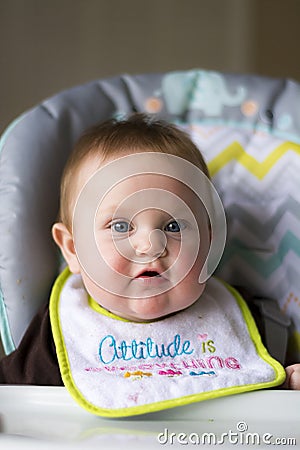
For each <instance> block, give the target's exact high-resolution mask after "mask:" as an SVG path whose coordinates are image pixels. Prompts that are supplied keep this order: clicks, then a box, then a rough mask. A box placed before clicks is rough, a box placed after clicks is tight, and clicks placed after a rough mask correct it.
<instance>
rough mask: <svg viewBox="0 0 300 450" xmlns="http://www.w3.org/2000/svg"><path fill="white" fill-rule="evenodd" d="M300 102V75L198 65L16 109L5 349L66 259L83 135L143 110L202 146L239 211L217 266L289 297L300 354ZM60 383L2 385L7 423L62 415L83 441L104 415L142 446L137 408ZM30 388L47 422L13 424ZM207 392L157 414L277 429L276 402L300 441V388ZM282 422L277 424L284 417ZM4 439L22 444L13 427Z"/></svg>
mask: <svg viewBox="0 0 300 450" xmlns="http://www.w3.org/2000/svg"><path fill="white" fill-rule="evenodd" d="M299 102H300V84H298V83H297V82H294V81H291V80H284V79H271V78H266V77H259V76H254V75H234V74H224V73H217V72H211V71H205V70H198V69H196V70H189V71H179V72H169V73H162V74H145V75H135V76H133V75H122V76H117V77H114V78H109V79H104V80H96V81H93V82H90V83H88V84H85V85H82V86H79V87H75V88H72V89H69V90H66V91H64V92H61V93H59V94H57V95H55V96H53V97H51V98H49V99H47V100H45V101H44V102H42V103H41V104H40V105H38V106H36V107H34V108H33V109H31V110H30V111H28V112H26V113H24V114H23V115H22V116H21V117H19V118H18V119H16V120H15V121H14V122H13V123H12V124H11V125H10V126H9V128H8V129H7V130H6V131H5V133H4V134H3V136H2V138H1V142H0V197H1V199H0V236H1V246H0V282H1V286H0V288H1V291H0V331H1V339H2V343H3V347H4V351H5V353H6V354H9V353H11V352H12V351H13V350H14V349H15V348H16V347H17V346H18V344H19V342H20V340H21V339H22V336H23V334H24V332H25V330H26V328H27V326H28V324H29V323H30V321H31V319H32V317H33V316H34V314H35V313H36V312H37V310H38V309H39V307H40V306H41V305H42V304H43V303H44V302H47V301H48V300H49V293H50V290H51V286H52V284H53V281H54V280H55V278H56V276H57V274H58V272H59V267H60V264H61V259H60V255H59V253H58V251H57V248H56V246H55V244H54V243H53V241H52V237H51V226H52V224H53V223H54V222H55V220H56V217H57V213H58V201H59V184H60V177H61V174H62V170H63V167H64V164H65V162H66V159H67V157H68V154H69V153H70V151H71V149H72V147H73V144H74V142H75V141H76V140H77V138H78V136H79V135H80V134H81V133H82V132H83V131H84V130H85V129H86V128H88V127H90V126H92V125H94V124H96V123H98V122H101V121H104V120H106V119H108V118H110V117H122V116H126V115H127V114H130V113H132V112H135V111H143V112H146V113H149V114H155V115H157V116H158V117H161V118H164V119H166V120H168V121H171V122H174V123H176V124H177V125H179V126H180V127H183V128H184V129H185V130H186V131H187V132H188V133H190V135H191V137H192V139H193V140H194V141H195V142H196V144H197V145H198V146H199V148H200V149H201V151H202V153H203V155H204V157H205V159H206V161H207V163H208V167H209V170H210V173H211V176H212V181H213V183H214V185H215V186H216V189H217V191H218V193H219V195H220V197H221V199H222V202H223V205H224V208H225V212H226V216H227V226H228V233H227V243H226V247H225V251H224V254H223V257H222V260H221V262H220V265H219V267H218V269H217V271H216V275H217V276H219V277H221V278H223V279H224V280H225V281H227V282H229V283H231V284H234V285H240V286H243V287H245V288H248V289H250V290H251V291H252V292H253V293H255V295H256V296H258V297H262V298H275V299H276V300H277V302H278V304H279V306H280V309H281V310H282V311H283V312H284V313H285V314H286V316H287V317H288V318H290V320H291V327H290V332H289V346H288V347H289V348H288V360H289V361H290V362H298V361H300V281H299V280H300V277H299V275H298V270H297V267H299V262H300V227H299V224H300V177H299V172H300V113H299ZM265 317H266V320H267V321H268V322H269V323H270V327H271V328H269V330H273V331H274V334H276V326H277V325H278V324H277V323H276V319H275V320H274V317H273V316H272V313H270V311H269V312H268V311H267V312H266V313H265ZM272 339H273V338H272ZM274 339H276V336H275V337H274ZM49 389H50V388H49ZM49 389H48V390H47V388H37V387H36V388H34V387H19V388H17V387H13V386H6V387H5V386H3V387H1V389H0V399H2V400H0V417H1V412H2V415H3V417H4V425H3V426H2V428H3V429H4V433H11V434H18V433H22V434H25V435H27V436H35V435H36V434H38V435H39V437H41V438H42V439H43V438H45V439H46V440H47V439H48V438H49V437H50V436H51V433H50V432H49V426H52V425H53V423H54V422H55V426H57V427H58V428H57V429H59V430H60V432H57V434H58V437H59V438H62V436H63V435H65V436H69V437H70V439H71V440H72V439H73V438H74V435H75V437H76V445H77V444H78V442H77V438H78V436H79V434H80V433H81V434H80V436H81V437H82V436H83V437H85V438H86V437H88V438H89V439H90V440H91V441H92V442H94V434H93V431H91V429H92V428H95V429H96V428H97V427H102V431H101V433H100V434H101V435H102V438H103V435H105V439H109V437H111V436H112V435H114V436H115V434H116V433H117V434H118V433H119V434H121V435H122V436H123V435H125V434H126V435H127V436H131V437H132V436H133V437H132V439H131V440H130V445H132V446H133V448H135V447H134V445H137V444H136V442H138V443H139V441H137V440H136V438H137V436H138V435H139V432H140V431H141V430H140V428H141V427H140V424H139V425H136V427H137V429H135V426H134V425H130V424H134V423H135V422H130V420H129V421H124V422H121V421H115V422H114V421H113V423H112V422H110V421H109V420H103V421H102V422H101V420H102V419H99V418H94V417H90V416H89V415H88V414H87V413H85V412H84V411H83V412H82V411H81V410H79V409H78V408H79V407H77V406H75V405H73V403H72V401H71V400H69V398H68V396H67V394H65V392H64V389H63V388H52V389H50V390H49ZM50 397H51V399H52V400H50ZM10 399H11V401H10ZM264 399H266V400H264ZM20 400H21V401H23V403H22V407H21V408H20V409H19V414H26V412H30V411H33V415H35V414H36V417H38V416H39V409H38V403H37V402H43V401H44V407H43V408H42V413H43V414H48V415H47V421H48V422H47V423H46V422H45V423H44V424H43V425H44V427H45V428H44V429H43V427H42V426H41V427H40V428H39V427H38V425H36V426H33V424H32V422H30V418H31V417H30V415H29V416H28V417H26V421H25V422H24V423H25V424H24V427H23V428H22V427H21V428H22V429H21V428H20V426H19V425H18V426H15V425H11V424H10V420H12V417H13V415H14V414H15V413H16V410H14V403H13V402H14V401H18V402H20ZM247 402H248V403H247ZM205 403H206V405H204V404H202V405H197V404H194V405H191V406H189V407H181V408H179V411H178V409H177V408H175V410H174V411H173V410H172V411H166V412H162V413H154V414H153V415H151V417H152V420H153V421H154V422H155V421H158V420H160V421H168V420H170V426H173V425H172V423H173V424H174V422H172V421H178V420H183V421H184V424H183V425H184V430H188V429H189V427H190V425H191V424H192V423H194V422H193V420H197V421H198V422H201V424H202V428H203V430H204V429H205V426H206V427H208V428H209V429H210V430H213V431H214V430H215V431H216V433H220V432H221V431H223V429H222V427H221V426H220V423H224V420H225V419H226V420H229V419H230V420H229V422H230V423H229V422H228V426H229V425H230V426H232V423H235V424H236V423H237V422H238V421H240V422H242V421H243V420H244V421H245V424H246V422H247V421H249V423H250V422H251V421H252V422H251V423H252V424H256V426H257V429H254V425H253V426H252V430H251V431H257V432H265V433H266V432H267V431H268V429H269V428H268V429H267V428H266V429H265V430H264V427H263V425H262V423H263V422H259V421H257V415H256V411H257V412H258V414H259V413H260V411H262V409H263V408H265V410H264V411H265V419H266V420H267V422H266V423H267V424H268V426H270V424H271V423H272V424H273V423H275V422H276V423H277V422H279V421H280V423H281V426H282V433H281V436H284V435H286V436H287V435H288V434H291V437H293V436H294V435H296V434H297V433H298V434H297V436H296V437H297V438H298V443H300V435H299V432H298V431H297V430H296V428H293V427H294V425H295V424H296V421H297V420H298V422H299V420H300V398H299V393H298V392H287V391H280V390H277V391H259V392H255V393H251V394H243V395H242V396H240V395H238V396H234V397H230V398H223V399H219V400H214V401H208V402H205ZM2 404H3V405H4V406H3V410H2V411H1V407H2ZM242 404H243V405H244V406H243V410H239V408H240V407H241V405H242ZM282 404H285V405H286V408H283V409H284V412H283V409H281V407H280V405H282ZM288 404H289V405H290V406H289V407H288V406H287V405H288ZM45 405H46V406H45ZM245 405H246V407H247V406H248V407H249V409H248V411H247V413H245ZM296 406H297V407H296ZM56 407H61V408H62V409H61V411H60V413H59V414H62V412H64V414H66V415H65V416H60V415H58V416H57V417H64V418H63V419H61V420H62V421H63V422H62V423H61V425H60V426H58V423H59V421H58V419H56V420H55V421H53V420H54V419H53V418H54V415H55V414H56V413H57V409H56ZM236 408H237V410H236ZM261 408H262V409H261ZM274 408H275V409H274ZM276 408H277V411H275V410H276ZM47 411H48V413H47ZM226 411H227V413H228V414H229V416H228V415H227V416H226V414H227V413H226ZM238 411H239V412H238ZM266 414H268V415H269V417H267V416H266ZM50 416H51V418H50ZM16 417H17V416H16ZM285 417H286V419H285ZM79 418H80V419H79ZM183 418H185V419H183ZM79 420H80V421H81V424H84V425H82V427H81V428H80V430H81V431H80V433H76V432H74V430H73V428H72V427H73V425H74V423H77V421H79ZM141 420H143V421H144V420H146V419H145V418H143V419H141ZM147 420H149V418H147ZM51 421H53V423H52V422H51ZM135 421H137V422H138V420H137V419H136V418H135ZM150 421H151V418H150ZM222 421H223V422H222ZM232 421H233V422H232ZM154 422H153V423H154ZM171 422H172V423H171ZM51 423H52V425H51ZM163 423H164V422H163ZM249 423H248V424H246V425H247V426H249ZM91 424H92V426H91ZM128 424H129V425H128ZM187 424H189V425H188V426H187ZM148 425H149V424H148V422H147V425H145V430H144V431H145V433H144V435H143V434H140V439H142V438H141V436H146V439H145V441H144V440H143V444H142V445H143V446H144V447H145V445H146V447H147V445H148V444H149V442H150V444H149V445H150V446H149V448H150V447H151V445H152V444H151V442H152V441H151V438H150V437H149V436H150V435H151V433H152V434H153V433H154V434H155V433H156V431H157V429H159V427H158V428H157V427H156V426H154V427H152V430H150V429H149V426H148ZM68 426H69V432H68ZM105 427H106V428H107V430H108V431H107V432H105V433H104V432H103V430H104V428H105ZM150 428H151V427H150ZM271 428H272V427H271ZM0 429H1V424H0ZM63 429H64V430H63ZM41 430H42V431H41ZM87 430H88V431H87ZM124 430H125V431H124ZM139 430H140V431H139ZM149 430H150V431H149ZM153 430H154V431H153ZM184 430H183V431H184ZM272 430H273V431H274V435H275V431H276V430H277V431H278V428H277V429H276V427H275V428H274V427H273V428H272ZM94 431H95V430H94ZM161 431H164V430H163V429H162V430H161ZM194 431H195V430H194ZM196 431H197V430H196ZM239 431H241V432H243V430H239ZM244 431H245V430H244ZM273 431H272V432H273ZM296 431H297V433H296ZM64 433H65V434H64ZM283 433H285V434H283ZM54 434H55V433H54ZM95 434H96V435H98V433H97V432H96V431H95ZM277 434H278V433H277ZM279 434H280V433H279ZM0 436H1V435H0ZM279 437H280V436H279ZM0 439H1V438H0ZM2 439H6V440H7V442H6V441H5V442H6V443H7V445H11V444H10V442H9V440H8V438H7V437H5V436H2ZM95 439H96V438H95ZM128 439H129V438H128ZM47 442H48V440H47ZM72 442H73V441H72ZM73 443H74V442H73ZM14 444H15V443H14ZM64 444H65V445H67V443H66V441H64ZM113 444H114V442H113ZM78 445H79V444H78ZM7 448H10V447H9V446H8V447H7ZM11 448H12V447H11ZM31 448H33V447H31ZM47 448H48V447H47ZM151 448H152V447H151ZM293 448H295V446H294V447H293Z"/></svg>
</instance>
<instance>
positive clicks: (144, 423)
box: [0, 386, 300, 450]
mask: <svg viewBox="0 0 300 450" xmlns="http://www.w3.org/2000/svg"><path fill="white" fill-rule="evenodd" d="M172 433H173V434H172ZM124 444H125V445H128V449H130V450H131V449H139V450H144V449H155V448H157V449H158V448H172V449H173V448H181V449H182V448H213V447H215V448H216V447H218V446H220V447H221V448H222V449H225V448H226V449H227V448H228V449H229V448H231V449H232V448H260V449H262V448H267V449H270V448H274V447H278V446H279V445H280V446H284V448H293V449H296V448H300V392H299V391H298V392H296V391H294V392H293V391H284V390H267V391H257V392H250V393H246V394H240V395H233V396H229V397H223V398H219V399H215V400H209V401H205V402H201V403H194V404H191V405H189V406H183V407H178V408H174V409H169V410H165V411H162V412H157V413H152V414H148V415H141V416H135V417H132V418H126V419H116V420H114V419H104V418H101V417H96V416H93V415H91V414H90V413H88V412H86V411H85V410H83V409H81V408H80V407H79V406H78V405H77V404H76V403H75V402H74V401H73V399H72V398H71V397H70V395H69V394H68V393H67V391H66V390H65V388H61V387H39V386H0V449H3V450H4V449H5V450H12V449H13V450H18V449H20V450H27V449H28V450H29V449H30V450H37V449H38V450H44V449H51V450H52V449H53V450H56V449H62V450H67V449H70V448H74V449H82V450H83V449H84V450H86V449H89V448H91V449H96V448H97V449H98V448H99V449H101V450H102V449H111V448H112V449H117V448H121V447H122V446H123V445H124Z"/></svg>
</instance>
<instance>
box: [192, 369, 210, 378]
mask: <svg viewBox="0 0 300 450" xmlns="http://www.w3.org/2000/svg"><path fill="white" fill-rule="evenodd" d="M190 375H192V376H193V377H195V376H203V375H207V376H209V377H211V376H212V375H216V372H214V371H213V370H211V371H210V372H204V371H201V372H198V373H197V372H190Z"/></svg>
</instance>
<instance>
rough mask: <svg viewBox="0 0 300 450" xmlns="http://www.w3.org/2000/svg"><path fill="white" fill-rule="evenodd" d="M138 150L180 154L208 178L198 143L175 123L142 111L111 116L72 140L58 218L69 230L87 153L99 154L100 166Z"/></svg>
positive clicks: (138, 151)
mask: <svg viewBox="0 0 300 450" xmlns="http://www.w3.org/2000/svg"><path fill="white" fill-rule="evenodd" d="M141 152H160V153H167V154H170V155H174V156H179V157H181V158H184V159H185V160H187V161H189V162H191V163H192V164H194V165H195V166H197V167H198V168H199V169H200V170H201V171H202V172H203V173H204V174H205V175H206V176H207V177H208V178H209V173H208V169H207V166H206V163H205V161H204V159H203V157H202V155H201V153H200V151H199V149H198V147H197V146H196V145H195V144H194V143H193V141H192V140H191V139H190V137H189V136H188V135H187V134H186V133H185V132H184V131H183V130H181V129H179V128H177V126H175V125H173V124H170V123H168V122H166V121H164V120H160V119H157V118H155V117H153V116H147V115H146V114H142V113H136V114H132V115H131V116H130V117H129V118H126V119H122V120H118V119H110V120H107V121H105V122H102V123H100V124H99V125H96V126H94V127H92V128H90V129H88V130H87V131H86V132H85V133H84V134H83V135H82V136H81V137H80V138H79V140H78V141H77V143H76V144H75V147H74V149H73V151H72V153H71V155H70V157H69V159H68V161H67V164H66V166H65V168H64V172H63V175H62V181H61V191H60V211H59V220H60V221H61V222H63V223H64V224H65V225H66V227H67V228H68V229H69V230H71V220H72V218H71V214H70V203H71V202H70V199H71V196H72V186H73V187H74V179H76V177H77V175H78V170H79V169H80V167H81V165H82V163H83V162H84V161H85V160H86V159H87V157H95V156H96V157H98V158H99V167H100V165H101V164H102V163H103V162H105V161H106V160H108V159H110V158H111V157H118V156H122V155H124V154H128V153H141Z"/></svg>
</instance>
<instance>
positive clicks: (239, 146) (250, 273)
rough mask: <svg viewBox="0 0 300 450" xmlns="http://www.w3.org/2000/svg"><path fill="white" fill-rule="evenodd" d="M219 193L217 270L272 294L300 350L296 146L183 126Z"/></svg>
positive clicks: (299, 155) (299, 149)
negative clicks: (221, 216)
mask: <svg viewBox="0 0 300 450" xmlns="http://www.w3.org/2000/svg"><path fill="white" fill-rule="evenodd" d="M186 128H187V130H188V131H189V132H190V134H191V136H192V138H193V139H194V141H195V142H196V143H197V145H198V146H199V148H200V149H201V150H202V152H203V154H204V156H205V158H206V161H207V163H208V167H209V169H210V173H211V176H212V180H213V182H214V184H215V186H216V188H217V190H218V192H219V194H220V197H221V199H222V202H223V205H224V208H225V211H226V217H227V225H228V236H227V244H226V248H225V252H224V254H223V257H222V260H221V263H220V265H219V268H218V270H217V275H219V276H220V277H222V278H224V279H225V280H226V281H228V282H229V283H232V284H235V285H241V286H245V287H247V288H249V289H250V290H251V291H253V292H255V293H256V294H258V295H262V296H267V297H272V298H275V299H277V300H278V302H279V305H280V307H281V309H282V310H283V311H284V312H285V313H286V314H287V315H288V316H290V317H291V319H292V323H293V330H292V332H291V339H290V349H289V350H290V358H291V359H295V360H296V359H298V360H299V356H300V351H299V349H300V276H299V268H300V175H299V174H300V145H299V144H296V143H293V142H286V141H282V140H280V139H278V138H275V137H274V136H272V135H270V134H269V133H266V132H262V131H258V132H256V131H255V130H253V131H251V132H250V131H247V132H245V131H241V130H239V129H237V128H234V127H232V128H230V127H228V126H201V125H196V124H192V125H188V126H187V127H186Z"/></svg>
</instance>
